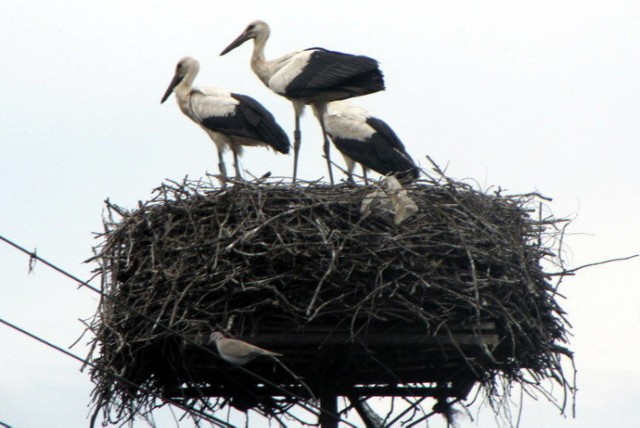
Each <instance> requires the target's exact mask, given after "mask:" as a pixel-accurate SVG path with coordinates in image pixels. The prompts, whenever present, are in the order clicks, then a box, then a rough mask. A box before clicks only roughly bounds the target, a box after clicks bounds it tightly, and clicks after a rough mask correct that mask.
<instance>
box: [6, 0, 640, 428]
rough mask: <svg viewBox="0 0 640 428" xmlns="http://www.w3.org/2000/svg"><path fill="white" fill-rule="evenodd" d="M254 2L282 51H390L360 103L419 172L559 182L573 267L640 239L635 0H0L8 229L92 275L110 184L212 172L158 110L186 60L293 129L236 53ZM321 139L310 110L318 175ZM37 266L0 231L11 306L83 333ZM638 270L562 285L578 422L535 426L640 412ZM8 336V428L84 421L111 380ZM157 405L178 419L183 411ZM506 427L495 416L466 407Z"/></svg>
mask: <svg viewBox="0 0 640 428" xmlns="http://www.w3.org/2000/svg"><path fill="white" fill-rule="evenodd" d="M257 18H260V19H264V20H266V21H267V22H268V23H269V24H270V25H271V28H272V35H271V39H270V40H269V42H268V44H267V57H268V58H274V57H276V56H280V55H282V54H285V53H288V52H290V51H293V50H299V49H304V48H307V47H312V46H322V47H325V48H328V49H333V50H339V51H343V52H349V53H358V54H365V55H369V56H372V57H374V58H376V59H378V60H379V61H380V64H381V68H382V70H383V71H384V73H385V77H386V83H387V91H385V92H383V93H378V94H374V95H370V96H367V97H362V98H359V99H357V100H354V102H355V103H357V104H359V105H362V106H364V107H365V108H367V109H369V110H370V111H371V112H372V113H374V114H375V115H376V116H378V117H380V118H382V119H384V120H385V121H386V122H388V123H389V124H390V125H391V126H392V127H393V128H394V129H395V131H396V132H397V134H398V135H399V136H400V138H401V139H402V140H403V141H404V143H405V145H406V146H407V150H408V151H409V153H411V154H412V156H413V157H414V159H416V160H418V161H419V162H420V163H421V164H422V165H423V166H425V165H427V162H426V160H425V156H426V155H429V156H431V157H432V158H433V159H435V160H436V161H437V162H438V163H439V164H441V165H442V166H444V165H448V173H449V175H450V176H452V177H455V178H458V179H462V178H472V179H474V180H476V181H477V182H478V183H479V184H480V185H481V186H482V187H485V188H486V187H488V186H491V185H493V186H501V187H502V188H506V189H509V191H510V192H512V193H525V192H530V191H539V192H540V193H542V194H544V195H546V196H549V197H552V198H553V202H551V203H549V209H550V210H551V211H552V212H553V213H554V214H555V215H556V216H557V217H570V218H573V219H574V221H573V224H572V225H571V227H570V228H569V233H570V235H569V236H567V238H566V242H567V245H568V250H569V252H568V254H567V256H568V262H569V264H570V265H571V266H579V265H582V264H586V263H591V262H595V261H600V260H604V259H610V258H613V257H621V256H629V255H632V254H637V253H639V252H640V227H639V226H638V214H637V213H638V211H639V209H640V201H639V197H640V184H639V180H638V175H639V172H638V166H637V163H638V158H639V157H640V149H638V142H639V141H640V119H639V118H640V72H639V71H640V3H638V2H637V1H607V2H605V1H584V0H582V1H564V2H558V1H546V0H544V1H535V2H533V1H531V2H513V1H484V2H477V1H457V2H451V1H423V2H411V3H409V2H402V1H378V2H375V3H374V2H371V1H368V2H367V1H349V2H344V1H337V0H326V1H321V2H318V1H316V2H308V1H301V0H296V1H279V2H268V1H245V2H239V1H215V2H214V1H208V2H205V1H195V0H180V1H164V2H158V1H147V0H140V1H136V2H131V1H121V0H120V1H111V2H87V1H79V0H67V1H64V2H63V1H51V0H49V1H41V0H30V1H25V2H16V1H8V0H0V52H2V56H1V57H0V58H1V59H0V61H1V64H0V65H1V66H0V100H1V102H0V147H1V149H0V171H1V174H2V182H3V185H2V186H1V187H0V234H3V235H6V236H7V237H9V238H11V239H13V240H15V241H17V242H19V243H20V244H22V245H25V246H27V247H28V248H30V249H34V248H37V251H38V254H39V255H41V256H43V257H45V258H47V259H49V260H51V261H53V262H55V263H56V264H58V265H60V266H62V267H63V268H65V269H68V270H69V271H71V272H73V273H74V274H76V275H78V276H79V277H81V278H88V277H90V271H91V270H92V269H93V268H94V267H95V266H93V265H87V264H83V263H82V261H83V260H85V259H87V258H89V257H90V256H91V255H92V253H91V247H92V246H93V245H95V244H96V241H95V240H94V239H93V235H92V232H96V231H100V230H101V229H102V225H101V215H102V209H103V201H104V199H106V198H107V197H109V198H110V199H111V200H112V201H113V202H116V203H117V204H119V205H122V206H124V207H131V208H132V207H134V206H135V205H136V204H137V201H138V200H146V199H148V198H149V197H150V192H151V190H152V189H153V188H154V187H156V186H157V185H159V184H160V183H161V182H162V180H163V179H165V178H172V179H181V178H182V177H184V176H185V175H188V176H189V177H193V178H198V177H201V176H203V175H204V174H205V172H207V171H208V172H211V173H216V172H217V158H216V152H215V148H214V145H213V144H212V143H211V141H210V140H209V138H208V137H207V136H206V135H205V134H204V132H202V130H200V129H198V128H197V127H196V126H195V125H194V124H193V123H191V122H190V121H189V120H188V119H187V118H186V117H184V116H183V115H182V114H181V113H180V111H179V109H178V107H177V105H176V104H175V101H174V100H173V98H171V99H170V100H168V102H167V103H165V104H163V105H160V98H161V96H162V95H163V93H164V90H165V89H166V87H167V85H168V84H169V81H170V80H171V78H172V76H173V71H174V67H175V64H176V62H177V61H178V60H179V59H180V58H181V57H183V56H185V55H191V56H193V57H195V58H197V59H198V60H199V61H200V64H201V71H200V75H199V76H198V78H197V79H196V85H202V86H220V87H223V88H226V89H228V90H231V91H233V92H239V93H244V94H248V95H251V96H253V97H255V98H257V99H258V100H259V101H260V102H262V103H263V104H264V105H265V106H266V107H267V108H269V109H270V110H271V111H272V112H273V114H274V115H275V116H276V118H277V120H278V121H279V123H280V124H281V125H282V126H283V128H285V130H286V131H287V132H288V133H289V134H291V130H292V129H293V109H292V108H291V105H290V103H289V102H288V101H287V100H285V99H284V98H281V97H278V96H276V95H274V94H273V93H271V92H270V91H269V90H268V89H267V88H266V87H264V86H263V85H262V83H261V82H260V81H259V80H258V79H257V78H256V77H255V76H254V75H253V73H252V72H251V70H250V68H249V56H250V50H251V49H250V46H249V44H247V45H246V46H242V47H240V48H238V49H236V50H234V51H233V52H231V53H229V54H228V55H227V56H225V57H220V56H219V55H218V54H219V52H220V51H221V50H222V49H223V48H224V47H225V46H227V44H228V43H229V42H231V41H232V40H233V39H234V38H235V37H236V36H237V35H238V34H240V32H241V31H242V30H243V29H244V27H245V26H246V24H247V23H248V22H250V21H251V20H254V19H257ZM333 152H334V153H336V151H335V150H334V151H333ZM321 153H322V150H321V144H320V133H319V127H318V125H317V123H316V121H315V118H313V116H312V115H311V114H310V112H309V113H308V114H307V115H306V116H305V117H304V119H303V145H302V152H301V160H300V171H301V172H300V176H301V177H302V178H306V179H316V178H319V177H321V176H322V175H323V174H324V173H325V163H324V160H323V159H322V158H321ZM334 159H335V160H336V161H340V159H339V157H338V156H337V154H336V156H335V157H334ZM227 164H228V165H231V160H230V159H229V158H228V161H227ZM242 164H243V166H244V167H245V168H247V169H248V170H249V171H251V172H252V173H254V174H255V175H261V174H262V173H264V172H266V171H268V170H270V171H272V172H273V174H274V175H290V174H291V165H292V159H291V157H290V156H282V155H276V154H274V153H273V152H268V151H267V150H266V149H262V148H256V149H249V150H247V151H246V155H245V157H244V159H243V162H242ZM27 266H28V260H27V257H25V256H23V255H21V254H19V253H17V252H16V251H15V250H13V249H11V248H10V247H8V246H6V245H4V244H0V318H5V319H7V320H9V321H11V322H14V323H16V324H18V325H20V326H22V327H24V328H26V329H28V330H30V331H32V332H34V333H36V334H38V335H41V336H43V337H45V338H47V339H48V340H51V341H53V342H55V343H57V344H60V345H63V346H69V345H71V343H73V342H74V341H75V340H76V339H77V338H78V336H79V335H80V333H81V332H82V330H83V326H82V324H81V323H80V322H79V321H78V319H86V318H88V317H90V316H91V315H92V314H93V313H94V312H95V308H96V304H97V297H96V295H94V294H93V293H92V292H90V291H86V290H77V289H76V287H75V286H74V284H73V283H71V282H70V281H69V280H67V279H65V278H63V277H61V276H60V275H58V274H56V273H54V272H52V271H50V270H48V269H47V268H46V267H45V266H43V265H38V266H36V270H35V274H34V275H27ZM639 277H640V261H638V259H634V260H631V261H627V262H621V263H616V264H609V265H604V266H600V267H595V268H590V269H585V270H583V271H580V272H579V274H578V275H576V276H575V277H573V278H568V279H567V280H566V281H565V283H564V284H563V286H562V288H561V292H562V293H563V294H564V295H565V296H566V300H564V301H562V302H561V304H562V306H563V307H564V308H565V310H567V312H568V318H569V320H570V322H571V323H572V324H573V334H574V336H573V338H572V340H571V345H570V348H571V349H572V350H574V351H575V352H576V364H577V367H578V387H579V389H580V391H579V393H578V398H577V418H576V419H575V420H574V419H571V418H563V417H561V416H559V415H558V412H557V411H556V410H555V408H554V407H553V406H552V405H551V404H549V403H547V402H546V401H545V400H544V399H540V400H538V401H537V402H536V401H532V400H528V401H527V402H526V403H525V406H524V409H523V415H522V423H521V426H522V427H523V428H529V427H581V428H582V427H601V426H605V425H608V426H630V424H631V423H637V420H638V419H639V418H640V406H638V402H639V401H640V387H638V385H639V384H640V367H639V366H638V364H637V356H638V355H639V354H640V340H638V339H640V306H639V305H638V302H639V301H640V284H639V281H638V278H639ZM84 342H85V341H83V342H82V343H84ZM0 343H1V344H2V345H0V422H4V423H5V424H9V425H12V426H14V427H26V428H35V427H42V426H59V427H86V426H87V425H88V419H87V415H88V414H89V408H88V404H89V399H90V397H89V394H90V391H91V389H92V387H93V385H92V383H91V382H90V380H89V377H88V375H87V374H86V373H80V372H79V364H78V363H77V362H75V361H73V360H71V359H69V358H68V357H65V356H64V355H62V354H59V353H56V352H54V351H51V350H49V349H48V348H45V347H43V346H42V345H40V344H38V343H36V342H34V341H32V340H31V339H28V338H26V337H24V336H22V335H19V334H17V333H15V332H14V331H12V330H9V329H8V328H6V327H4V326H1V325H0ZM73 351H74V352H75V353H77V354H80V355H82V356H84V355H85V353H86V350H85V349H84V348H82V347H81V346H78V347H75V348H74V349H73ZM514 399H517V397H514ZM472 410H473V411H474V415H475V414H476V413H475V411H476V410H477V408H475V409H472ZM157 420H158V425H159V426H160V427H172V426H175V423H174V422H173V419H172V418H171V417H168V416H167V415H166V414H159V415H158V419H157ZM495 424H496V423H495V420H494V419H493V416H492V415H491V413H490V412H486V411H483V412H481V413H480V416H479V417H478V418H475V421H474V422H471V421H470V420H468V419H462V420H461V421H460V426H461V427H467V426H469V427H472V426H480V427H493V426H495ZM136 426H146V425H145V423H143V422H138V423H136ZM182 426H189V424H187V423H183V424H182ZM430 426H432V427H438V426H442V424H441V422H439V421H438V422H432V423H431V425H430Z"/></svg>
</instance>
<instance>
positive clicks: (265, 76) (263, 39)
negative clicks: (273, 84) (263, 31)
mask: <svg viewBox="0 0 640 428" xmlns="http://www.w3.org/2000/svg"><path fill="white" fill-rule="evenodd" d="M268 38H269V36H268V35H266V36H262V35H260V36H258V37H256V38H255V39H253V54H252V55H251V69H252V70H253V72H254V73H255V74H256V75H257V76H258V77H259V78H260V80H261V81H262V83H264V84H265V85H266V86H269V79H270V78H271V75H270V73H269V70H268V66H267V60H266V59H265V57H264V47H265V45H266V44H267V39H268Z"/></svg>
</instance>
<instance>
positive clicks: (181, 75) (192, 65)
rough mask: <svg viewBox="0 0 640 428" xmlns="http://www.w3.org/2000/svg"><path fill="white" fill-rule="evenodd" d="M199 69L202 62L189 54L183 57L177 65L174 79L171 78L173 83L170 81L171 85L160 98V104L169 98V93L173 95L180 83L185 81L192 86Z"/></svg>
mask: <svg viewBox="0 0 640 428" xmlns="http://www.w3.org/2000/svg"><path fill="white" fill-rule="evenodd" d="M199 70H200V64H199V63H198V61H196V60H195V59H194V58H191V57H189V56H186V57H184V58H182V59H181V60H180V61H179V62H178V64H177V65H176V72H175V74H174V75H173V79H172V80H171V83H169V87H168V88H167V91H166V92H165V93H164V95H163V97H162V100H160V104H162V103H164V102H165V101H166V100H167V98H169V95H171V93H172V92H173V91H174V90H175V89H176V86H178V85H179V84H180V83H182V82H185V84H187V85H188V86H191V85H192V84H193V80H194V79H195V78H196V75H197V74H198V71H199Z"/></svg>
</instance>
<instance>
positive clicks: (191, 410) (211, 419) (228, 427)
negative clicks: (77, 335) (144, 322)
mask: <svg viewBox="0 0 640 428" xmlns="http://www.w3.org/2000/svg"><path fill="white" fill-rule="evenodd" d="M0 323H2V324H4V325H6V326H7V327H10V328H12V329H14V330H16V331H18V332H19V333H22V334H24V335H26V336H28V337H30V338H31V339H34V340H36V341H38V342H40V343H42V344H44V345H47V346H48V347H50V348H52V349H55V350H56V351H58V352H61V353H63V354H64V355H66V356H68V357H71V358H73V359H75V360H77V361H80V362H81V363H83V364H86V365H88V366H91V367H93V368H95V369H97V370H100V371H101V372H102V373H105V374H106V375H108V376H111V377H113V378H114V379H117V380H118V381H120V382H124V383H126V384H127V385H130V386H133V387H134V388H136V389H137V390H139V391H140V392H143V393H145V394H148V395H150V396H152V397H156V398H159V399H161V400H162V401H164V402H166V403H169V404H172V405H174V406H176V407H179V408H181V409H182V410H185V411H187V412H189V413H196V414H197V415H198V417H200V418H202V419H205V420H206V421H207V422H211V423H212V424H215V425H217V426H220V427H224V428H233V425H230V424H228V423H226V422H225V421H223V420H222V419H218V418H216V417H215V416H211V415H209V414H207V413H204V412H202V411H200V410H198V409H194V408H191V407H189V406H186V405H184V404H182V403H180V402H178V401H175V400H173V399H171V398H167V397H162V396H159V395H156V394H155V393H153V392H152V391H149V390H148V389H147V388H145V387H143V386H140V385H138V384H137V383H135V382H132V381H130V380H128V379H126V378H124V377H122V376H120V375H118V374H115V373H112V372H110V371H108V370H105V369H103V368H102V367H99V366H98V365H96V364H94V363H92V362H91V361H87V360H85V359H84V358H81V357H79V356H77V355H75V354H74V353H72V352H69V351H67V350H66V349H64V348H62V347H60V346H58V345H54V344H53V343H51V342H49V341H48V340H46V339H43V338H42V337H40V336H37V335H36V334H34V333H31V332H29V331H27V330H25V329H23V328H21V327H18V326H17V325H15V324H13V323H11V322H9V321H7V320H5V319H2V318H0ZM0 425H1V424H0Z"/></svg>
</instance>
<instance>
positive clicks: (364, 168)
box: [362, 165, 369, 186]
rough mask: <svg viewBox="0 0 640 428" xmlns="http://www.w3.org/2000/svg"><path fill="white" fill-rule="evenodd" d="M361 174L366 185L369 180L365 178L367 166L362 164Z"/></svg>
mask: <svg viewBox="0 0 640 428" xmlns="http://www.w3.org/2000/svg"><path fill="white" fill-rule="evenodd" d="M362 176H363V177H364V185H365V186H368V185H369V180H368V179H367V167H365V166H364V165H362Z"/></svg>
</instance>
